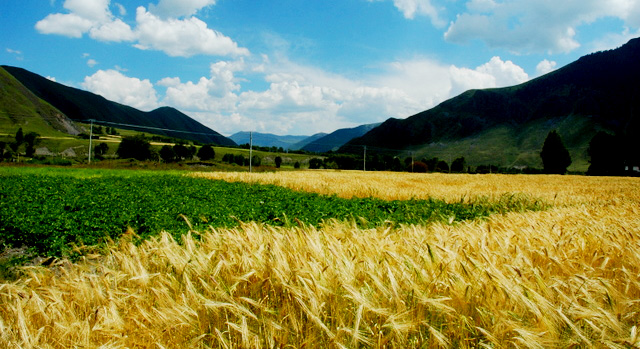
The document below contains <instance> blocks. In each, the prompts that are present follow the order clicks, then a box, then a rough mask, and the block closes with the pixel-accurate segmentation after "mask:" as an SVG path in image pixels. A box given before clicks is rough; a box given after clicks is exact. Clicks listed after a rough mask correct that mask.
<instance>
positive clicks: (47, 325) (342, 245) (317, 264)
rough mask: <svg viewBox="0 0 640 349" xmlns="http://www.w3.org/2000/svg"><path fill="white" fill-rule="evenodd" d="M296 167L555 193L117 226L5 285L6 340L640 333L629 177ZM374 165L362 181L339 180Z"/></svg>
mask: <svg viewBox="0 0 640 349" xmlns="http://www.w3.org/2000/svg"><path fill="white" fill-rule="evenodd" d="M303 174H310V175H312V176H313V178H315V179H313V180H312V179H308V181H309V182H310V183H309V184H308V185H307V186H303V184H304V183H303V182H304V180H303V179H302V178H301V177H297V176H299V175H296V174H286V175H284V176H282V178H286V179H282V178H281V179H280V180H281V182H279V183H276V184H280V185H286V186H289V187H293V188H295V189H298V190H313V189H310V188H314V187H315V188H322V187H323V186H324V184H323V183H334V184H335V185H332V186H331V188H329V187H328V186H327V188H328V189H325V190H327V191H331V190H333V192H334V193H335V192H336V191H337V192H340V193H341V194H342V195H347V196H354V195H364V196H369V195H373V194H372V193H374V192H375V195H376V196H382V197H385V198H402V197H407V195H408V196H409V197H411V196H414V197H418V196H417V195H416V194H415V193H423V192H428V193H431V194H430V195H435V196H438V197H441V198H445V199H448V200H455V199H456V198H457V199H458V200H459V199H460V196H459V195H467V196H472V195H485V196H489V197H492V196H497V195H498V194H502V193H505V192H525V193H530V194H532V195H534V194H535V195H536V196H538V197H543V198H545V199H546V200H549V201H553V200H554V199H555V201H556V206H555V207H554V208H551V209H549V210H546V211H541V212H526V213H509V214H505V215H500V216H493V217H490V218H489V219H487V220H484V221H476V222H465V223H460V224H457V225H447V224H434V225H430V226H402V227H398V228H391V227H380V228H377V229H370V230H362V229H358V228H357V227H356V226H354V225H353V224H351V223H345V222H335V221H332V222H327V223H326V224H325V225H323V226H319V227H313V226H298V227H293V228H281V227H268V226H264V225H261V224H257V223H246V224H243V225H242V226H241V227H239V228H235V229H211V230H210V231H207V232H201V233H196V232H193V233H192V234H193V235H191V234H190V235H186V236H184V237H183V238H182V241H179V242H178V241H174V240H173V239H172V238H171V236H170V235H169V234H166V233H165V234H162V235H161V236H159V237H157V238H152V239H150V240H148V241H146V242H144V243H142V244H141V245H139V246H136V245H134V244H132V243H131V239H129V238H128V237H125V238H123V239H122V240H120V241H119V242H117V243H114V244H112V245H111V248H110V250H109V252H108V253H105V254H104V255H102V256H96V255H88V256H87V258H85V260H84V261H82V262H79V263H75V264H71V263H68V262H65V261H61V262H59V263H57V266H56V267H53V268H44V267H30V268H25V270H24V273H25V274H24V277H22V278H21V279H20V280H18V281H16V282H13V283H6V284H0V305H1V306H0V346H2V347H53V348H66V347H159V348H169V347H198V348H210V347H216V348H218V347H225V348H231V347H243V348H262V347H302V346H307V347H376V348H382V347H528V348H547V347H567V346H585V347H588V346H596V347H613V348H626V347H631V346H639V345H640V337H639V336H638V330H637V326H638V324H639V323H640V194H639V191H638V189H637V188H638V184H640V181H638V180H637V179H633V178H627V179H625V178H591V177H564V176H513V177H512V176H495V175H493V176H465V175H460V176H458V175H456V176H452V177H451V178H449V177H448V176H446V175H427V176H425V177H424V178H422V177H420V176H416V175H404V174H397V175H398V178H397V179H394V177H395V175H396V174H358V173H344V172H304V173H303ZM279 175H282V174H281V173H278V174H264V175H257V176H254V175H249V176H246V175H242V176H241V175H238V177H242V178H243V180H247V178H250V180H252V181H261V182H270V183H275V181H276V180H277V176H279ZM369 175H371V181H370V182H369V185H370V186H371V187H372V188H370V189H369V190H370V191H371V192H369V193H366V192H365V191H364V190H365V189H364V187H362V189H357V187H356V189H354V190H352V191H350V192H348V191H347V189H348V188H349V185H348V183H350V181H356V182H361V183H360V184H358V185H361V184H362V185H364V184H365V181H367V178H369V177H368V176H369ZM223 176H225V175H224V174H222V175H220V176H219V177H223ZM423 176H424V175H423ZM292 178H293V179H292ZM226 179H227V180H228V179H229V178H226ZM313 181H321V183H316V182H313ZM345 183H346V184H345ZM351 183H352V182H351ZM374 183H375V184H374ZM447 183H450V184H447ZM454 183H459V184H458V185H460V186H463V188H460V187H457V186H456V184H454ZM483 183H484V186H483ZM376 185H377V187H374V186H376ZM296 186H299V187H296ZM438 186H441V187H440V188H439V187H438ZM473 188H478V190H479V193H476V192H472V191H471V190H472V189H473ZM319 190H320V189H318V191H319ZM356 193H359V194H356ZM421 195H426V194H421Z"/></svg>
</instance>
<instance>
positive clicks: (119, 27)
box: [89, 19, 135, 42]
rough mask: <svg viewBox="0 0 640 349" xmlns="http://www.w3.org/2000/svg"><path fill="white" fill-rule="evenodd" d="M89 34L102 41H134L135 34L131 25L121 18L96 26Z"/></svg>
mask: <svg viewBox="0 0 640 349" xmlns="http://www.w3.org/2000/svg"><path fill="white" fill-rule="evenodd" d="M89 36H90V37H91V38H93V39H96V40H100V41H113V42H120V41H133V40H134V39H135V34H134V32H133V31H132V30H131V27H130V26H129V25H128V24H126V23H124V22H123V21H122V20H120V19H116V20H113V21H111V22H107V23H104V24H102V25H100V26H94V27H93V28H91V30H90V31H89Z"/></svg>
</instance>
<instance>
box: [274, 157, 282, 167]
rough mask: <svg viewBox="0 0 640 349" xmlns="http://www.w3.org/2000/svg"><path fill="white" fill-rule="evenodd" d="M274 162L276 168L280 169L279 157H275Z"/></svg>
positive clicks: (280, 160) (280, 159)
mask: <svg viewBox="0 0 640 349" xmlns="http://www.w3.org/2000/svg"><path fill="white" fill-rule="evenodd" d="M274 161H275V162H276V168H280V165H282V158H281V157H279V156H276V158H275V160H274Z"/></svg>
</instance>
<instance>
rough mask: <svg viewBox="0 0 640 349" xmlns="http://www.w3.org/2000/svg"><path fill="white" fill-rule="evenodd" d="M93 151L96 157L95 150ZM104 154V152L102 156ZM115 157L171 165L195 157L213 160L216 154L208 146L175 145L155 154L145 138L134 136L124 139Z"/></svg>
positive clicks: (161, 149)
mask: <svg viewBox="0 0 640 349" xmlns="http://www.w3.org/2000/svg"><path fill="white" fill-rule="evenodd" d="M103 144H104V143H103ZM95 151H96V155H98V150H97V148H96V150H95ZM105 153H106V150H105V151H104V152H103V153H102V154H105ZM116 155H117V156H118V157H119V158H123V159H136V160H140V161H144V160H155V159H160V160H162V161H164V162H167V163H171V162H177V161H185V160H192V159H193V158H194V156H196V155H197V156H198V158H199V159H200V160H203V161H208V160H213V159H214V158H215V156H216V152H215V150H214V149H213V147H212V146H211V145H209V144H206V145H203V146H202V147H200V149H198V148H196V146H194V145H191V146H187V145H185V144H176V145H173V146H171V145H163V146H162V148H160V151H159V152H158V153H157V154H156V153H155V152H154V151H153V150H152V149H151V143H150V142H149V140H148V139H147V138H146V137H145V136H143V135H136V136H131V137H124V138H123V139H122V141H121V142H120V145H119V146H118V149H117V150H116Z"/></svg>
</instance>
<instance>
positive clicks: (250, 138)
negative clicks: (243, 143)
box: [249, 131, 253, 173]
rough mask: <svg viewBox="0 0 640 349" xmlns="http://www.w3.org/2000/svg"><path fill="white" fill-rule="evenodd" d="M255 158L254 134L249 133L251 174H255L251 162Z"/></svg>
mask: <svg viewBox="0 0 640 349" xmlns="http://www.w3.org/2000/svg"><path fill="white" fill-rule="evenodd" d="M252 157H253V132H251V131H250V132H249V173H251V172H253V168H252V164H251V161H253V159H252Z"/></svg>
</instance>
